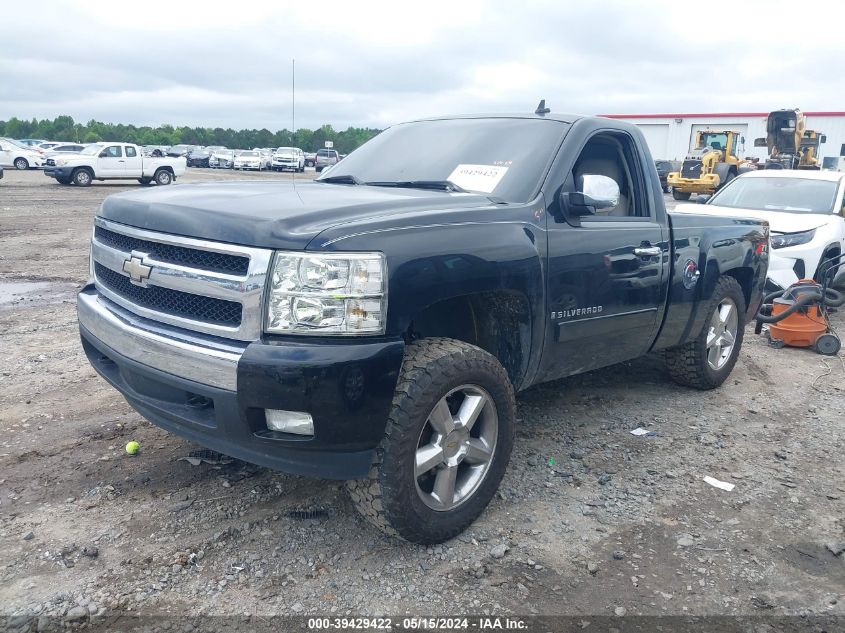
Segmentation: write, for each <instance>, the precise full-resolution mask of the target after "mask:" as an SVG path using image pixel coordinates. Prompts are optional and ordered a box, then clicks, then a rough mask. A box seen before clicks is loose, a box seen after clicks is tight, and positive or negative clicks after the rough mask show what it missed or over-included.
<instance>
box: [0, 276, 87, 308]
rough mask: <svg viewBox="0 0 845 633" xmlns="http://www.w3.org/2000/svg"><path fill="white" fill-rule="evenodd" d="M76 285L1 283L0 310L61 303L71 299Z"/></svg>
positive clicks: (33, 282)
mask: <svg viewBox="0 0 845 633" xmlns="http://www.w3.org/2000/svg"><path fill="white" fill-rule="evenodd" d="M76 291H77V288H76V284H72V283H68V282H66V281H2V280H0V309H3V308H11V307H16V306H29V305H32V306H36V305H49V304H53V303H61V302H62V301H65V300H67V299H71V298H73V296H74V294H75V293H76Z"/></svg>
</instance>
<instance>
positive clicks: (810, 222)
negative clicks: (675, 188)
mask: <svg viewBox="0 0 845 633" xmlns="http://www.w3.org/2000/svg"><path fill="white" fill-rule="evenodd" d="M672 213H694V214H696V215H716V216H719V217H735V218H753V219H755V220H765V221H767V222H768V223H769V230H770V231H771V232H772V233H800V232H801V231H810V230H812V229H817V228H819V227H820V226H824V225H825V224H827V223H828V222H830V220H831V219H832V218H835V217H836V216H834V215H833V214H831V213H790V212H788V211H761V210H760V209H739V208H736V207H720V206H717V205H714V204H707V205H704V204H679V205H678V206H676V207H675V208H674V210H673V211H672Z"/></svg>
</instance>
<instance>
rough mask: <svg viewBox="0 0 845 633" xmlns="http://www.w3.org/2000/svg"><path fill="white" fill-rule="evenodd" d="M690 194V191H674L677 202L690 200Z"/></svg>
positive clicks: (673, 194)
mask: <svg viewBox="0 0 845 633" xmlns="http://www.w3.org/2000/svg"><path fill="white" fill-rule="evenodd" d="M690 195H691V194H690V193H689V192H688V191H678V190H677V189H672V197H673V198H674V199H675V200H689V197H690Z"/></svg>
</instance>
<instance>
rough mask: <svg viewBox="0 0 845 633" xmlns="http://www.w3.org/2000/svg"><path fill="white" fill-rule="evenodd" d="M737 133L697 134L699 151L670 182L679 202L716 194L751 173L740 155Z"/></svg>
mask: <svg viewBox="0 0 845 633" xmlns="http://www.w3.org/2000/svg"><path fill="white" fill-rule="evenodd" d="M740 141H741V142H743V143H744V142H745V139H743V138H742V137H740V135H739V132H735V131H733V130H722V131H712V130H702V131H699V132H696V134H695V148H694V149H691V150H690V151H689V153H688V154H687V155H686V158H684V162H683V163H682V165H681V171H680V172H677V171H676V172H672V173H670V174H669V176H668V177H667V178H666V182H667V184H668V185H669V186H670V187H672V197H673V198H675V200H689V198H690V195H692V194H694V193H706V194H712V193H713V192H715V191H716V190H717V189H719V188H721V187H723V186H724V185H726V184H727V183H728V182H730V181H731V180H733V179H734V178H736V177H737V176H738V175H739V174H740V173H742V172H743V171H746V170H747V169H748V167H747V165H748V163H747V161H745V160H743V159H740V158H738V157H737V155H736V149H737V145H738V144H739V142H740Z"/></svg>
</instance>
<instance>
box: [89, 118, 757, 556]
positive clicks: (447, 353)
mask: <svg viewBox="0 0 845 633" xmlns="http://www.w3.org/2000/svg"><path fill="white" fill-rule="evenodd" d="M768 249H769V232H768V226H767V224H766V223H765V222H761V221H757V220H753V219H744V218H732V217H717V216H713V215H707V214H702V215H694V214H683V215H678V216H673V215H670V214H667V212H666V209H665V208H664V205H663V196H662V192H661V186H660V182H659V180H658V177H657V172H656V170H655V167H654V163H653V161H652V158H651V156H650V154H649V151H648V148H647V146H646V143H645V140H644V138H643V136H642V134H641V132H640V131H639V130H638V129H637V128H636V127H634V126H633V125H630V124H627V123H623V122H619V121H614V120H610V119H601V118H594V117H575V116H556V115H552V114H547V115H509V116H466V117H452V118H436V119H428V120H420V121H415V122H411V123H405V124H400V125H396V126H394V127H391V128H389V129H388V130H386V131H384V132H382V133H381V134H379V135H378V136H377V137H375V138H374V139H373V140H371V141H369V142H368V143H366V144H365V145H363V146H362V147H361V148H359V149H358V150H356V151H355V152H353V153H351V154H350V155H349V156H348V157H347V158H346V159H345V160H344V161H343V162H342V163H340V164H338V165H336V166H334V167H333V168H332V169H331V170H328V171H326V173H325V174H323V175H322V176H321V177H319V178H317V179H316V180H315V181H313V182H308V183H305V182H302V181H297V182H283V181H274V182H252V183H243V182H241V183H218V184H203V185H196V186H193V185H191V186H188V185H186V186H182V187H179V188H176V189H163V188H162V189H151V190H146V191H134V192H124V193H119V194H116V195H112V196H109V197H108V198H107V199H106V200H105V201H104V202H103V204H102V206H101V207H100V209H99V211H98V213H97V215H96V218H95V221H94V233H93V239H92V244H91V257H90V262H91V281H90V282H89V283H88V284H87V285H86V286H85V287H84V289H83V290H82V291H81V292H80V294H79V298H78V314H79V325H80V331H81V336H82V345H83V347H84V349H85V352H86V354H87V356H88V359H89V360H90V362H91V364H92V365H93V366H94V368H95V369H96V370H97V371H98V372H99V373H100V374H101V375H102V376H103V377H104V378H105V379H106V380H107V381H108V382H109V383H111V384H112V385H113V386H114V387H115V388H116V389H117V390H118V391H119V392H120V393H122V394H123V396H124V397H125V398H126V399H127V400H128V402H129V403H130V404H131V405H132V406H133V407H134V408H135V409H136V410H137V411H139V412H140V413H141V414H142V415H143V416H145V417H146V418H147V419H149V420H151V421H152V422H154V423H155V424H157V425H159V426H161V427H162V428H164V429H167V430H169V431H171V432H173V433H176V434H178V435H181V436H183V437H186V438H188V439H190V440H192V441H195V442H197V443H199V444H201V445H204V446H206V447H209V448H211V449H214V450H216V451H219V452H222V453H225V454H227V455H231V456H233V457H236V458H239V459H242V460H245V461H248V462H252V463H255V464H260V465H263V466H267V467H269V468H273V469H278V470H282V471H286V472H289V473H296V474H299V475H305V476H311V477H319V478H328V479H341V480H348V488H349V490H350V492H351V496H352V498H353V500H354V502H355V504H356V505H357V507H358V508H359V509H360V510H361V512H362V513H363V514H364V516H365V517H366V518H367V519H369V520H370V521H371V522H372V523H373V524H375V525H376V526H378V527H380V528H381V529H383V530H384V531H386V532H388V533H391V534H394V535H399V536H401V537H403V538H405V539H407V540H410V541H414V542H418V543H436V542H441V541H444V540H447V539H449V538H452V537H454V536H455V535H456V534H458V533H459V532H461V531H462V530H463V529H465V528H466V527H467V526H468V525H469V524H470V523H471V522H472V521H473V520H474V519H475V518H476V517H477V516H478V515H479V514H480V513H481V512H482V511H483V510H484V508H485V507H486V506H487V504H488V503H489V502H490V500H491V499H492V497H493V495H494V494H495V492H496V490H497V487H498V486H499V482H500V480H501V479H502V476H503V474H504V472H505V468H506V466H507V464H508V460H509V457H510V453H511V448H512V446H513V442H514V430H515V426H516V424H517V421H516V419H515V396H514V394H515V393H517V392H519V391H521V390H524V389H526V388H528V387H530V386H532V385H536V384H537V383H541V382H546V381H552V380H556V379H559V378H562V377H564V376H569V375H572V374H577V373H581V372H586V371H589V370H593V369H596V368H599V367H604V366H607V365H611V364H614V363H619V362H622V361H627V360H630V359H634V358H637V357H639V356H642V355H644V354H647V353H649V352H661V353H662V354H663V356H665V359H666V364H667V367H668V374H669V375H670V376H671V378H673V379H674V380H675V381H676V382H678V383H681V384H683V385H687V386H689V387H693V388H696V389H711V388H714V387H718V386H719V385H720V384H721V383H722V382H723V381H724V380H725V379H726V378H727V376H728V375H729V374H730V372H731V370H732V369H733V366H734V363H736V360H737V357H738V355H739V350H740V346H741V345H742V340H743V331H744V328H745V325H746V323H747V322H748V321H749V320H750V319H751V318H752V317H753V316H754V315H755V314H756V312H757V309H758V306H759V305H760V303H761V297H762V293H763V286H764V282H765V279H766V269H767V264H768V254H769V250H768ZM561 388H564V384H561Z"/></svg>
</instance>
